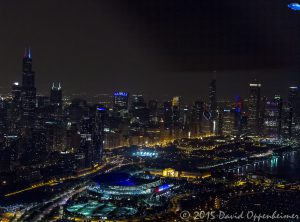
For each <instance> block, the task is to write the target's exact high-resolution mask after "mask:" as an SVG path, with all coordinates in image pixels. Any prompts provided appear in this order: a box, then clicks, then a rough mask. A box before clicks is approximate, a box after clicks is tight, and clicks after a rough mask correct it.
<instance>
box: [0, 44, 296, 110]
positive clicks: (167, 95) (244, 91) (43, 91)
mask: <svg viewBox="0 0 300 222" xmlns="http://www.w3.org/2000/svg"><path fill="white" fill-rule="evenodd" d="M27 50H28V52H27ZM27 54H28V55H29V54H30V59H33V56H32V48H31V47H27V48H26V47H25V48H24V50H23V58H24V56H25V55H27ZM34 60H35V58H34ZM33 64H35V63H34V62H33ZM35 79H36V76H35ZM220 79H222V78H218V72H217V71H216V70H215V71H213V72H211V79H210V80H209V82H210V81H212V80H216V82H217V83H218V85H217V87H216V88H217V91H218V94H219V95H221V96H217V100H219V101H222V100H228V101H230V100H232V101H233V100H234V99H235V98H236V97H237V96H242V97H243V98H247V97H248V95H249V91H248V88H247V86H248V85H249V84H251V83H254V82H259V83H260V84H261V88H263V89H266V88H267V86H268V84H266V85H264V84H262V82H261V81H259V79H257V78H250V80H249V81H247V80H248V79H245V78H244V79H243V80H244V81H245V84H243V85H242V84H241V83H240V82H239V85H242V87H241V91H240V92H236V93H233V94H232V95H230V96H226V94H225V95H224V92H223V91H224V90H225V91H226V90H227V91H228V89H232V88H233V87H229V88H228V87H227V85H224V82H222V81H220ZM261 79H263V78H261ZM246 81H247V82H246ZM21 82H22V80H20V78H18V79H16V80H14V81H13V82H11V83H10V85H9V86H5V87H3V86H2V87H0V93H1V89H2V94H3V95H6V94H9V93H10V90H11V84H20V83H21ZM55 82H56V83H57V84H59V86H60V87H61V86H63V88H64V95H65V96H72V97H73V98H76V97H78V98H89V97H90V98H91V97H93V96H95V95H99V94H102V95H105V94H106V95H108V96H109V95H110V96H112V95H113V93H114V92H117V91H127V92H129V93H130V94H143V95H144V96H146V98H147V99H151V98H155V99H158V100H162V101H163V100H168V99H171V98H172V97H173V96H181V97H182V98H183V100H184V101H185V102H186V104H190V103H192V102H193V101H194V100H197V99H201V100H204V101H208V100H209V91H208V88H209V82H207V83H205V84H206V85H205V87H206V88H204V89H202V90H201V91H202V94H200V93H198V94H197V93H195V94H194V95H193V96H190V97H188V96H184V95H186V92H189V91H190V90H186V89H185V90H184V91H181V94H171V92H168V91H165V92H164V93H163V94H162V95H161V94H160V95H159V94H156V93H147V94H145V93H144V92H143V91H133V90H132V89H129V90H124V89H114V91H110V92H109V91H106V92H103V91H102V92H101V91H100V92H94V93H90V94H89V93H88V91H85V90H83V91H78V92H77V91H75V92H68V90H67V89H66V88H65V85H64V83H63V82H61V81H59V80H58V81H52V82H50V83H49V84H50V85H47V86H44V87H41V88H40V87H38V88H39V91H37V92H36V93H37V94H38V95H48V94H49V89H50V88H51V87H53V84H55ZM36 85H38V83H37V84H36ZM231 85H232V84H231ZM272 85H273V91H269V93H266V92H265V91H264V90H263V89H262V95H263V96H266V97H267V98H272V97H274V96H275V95H280V96H281V97H282V98H284V99H287V98H288V88H289V87H294V86H297V87H298V86H299V84H298V82H297V81H296V82H293V83H292V82H291V84H287V85H286V87H283V85H282V82H280V87H279V89H278V88H276V81H275V82H273V84H272ZM264 86H266V87H264ZM85 88H86V89H87V88H89V87H85ZM233 90H235V89H233ZM229 91H230V90H229ZM235 91H236V90H235ZM79 92H80V93H79ZM280 92H281V93H280ZM0 95H1V94H0ZM100 102H101V101H100Z"/></svg>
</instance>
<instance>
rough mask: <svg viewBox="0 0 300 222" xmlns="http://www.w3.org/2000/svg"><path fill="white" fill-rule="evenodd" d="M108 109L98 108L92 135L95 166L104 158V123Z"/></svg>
mask: <svg viewBox="0 0 300 222" xmlns="http://www.w3.org/2000/svg"><path fill="white" fill-rule="evenodd" d="M106 112H107V109H106V108H105V107H103V106H96V113H95V122H94V129H93V134H92V140H93V148H94V150H93V164H98V163H100V162H101V161H102V158H103V149H104V147H103V141H104V121H105V116H106Z"/></svg>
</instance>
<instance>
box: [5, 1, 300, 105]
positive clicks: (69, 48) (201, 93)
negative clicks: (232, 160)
mask: <svg viewBox="0 0 300 222" xmlns="http://www.w3.org/2000/svg"><path fill="white" fill-rule="evenodd" d="M288 3H290V2H288V1H286V0H239V1H237V0H226V1H220V0H143V1H142V0H106V1H102V0H81V1H79V0H63V1H62V0H26V1H19V0H1V1H0V27H1V32H0V67H1V69H0V77H1V82H0V86H1V87H2V88H1V89H0V91H1V92H4V91H6V90H8V88H9V87H10V85H11V83H12V82H14V81H20V80H21V75H22V73H21V63H22V54H23V51H24V47H26V46H29V45H30V46H31V48H32V55H33V66H34V70H35V71H36V82H37V83H36V85H37V88H38V91H39V92H40V93H44V94H47V93H48V88H49V87H50V85H51V83H52V82H53V81H56V82H58V81H60V82H62V85H63V87H64V89H65V93H66V94H71V93H75V92H87V93H89V94H91V95H93V94H96V93H112V92H113V91H115V90H123V91H129V92H131V93H134V92H141V93H145V94H146V95H148V96H154V97H161V95H169V96H172V95H182V96H183V97H184V98H186V99H187V100H190V99H194V98H197V97H200V98H206V97H207V94H208V92H207V91H208V84H209V81H210V80H211V78H212V77H213V75H214V70H216V75H217V81H218V83H217V84H218V95H219V97H224V98H231V97H233V96H235V95H237V94H240V95H242V96H246V95H247V92H248V86H247V83H249V81H251V80H253V79H254V78H257V79H258V81H260V82H261V83H262V84H263V90H262V91H263V94H264V95H267V96H272V95H273V94H275V93H281V94H282V95H283V96H286V93H287V87H288V86H289V85H290V84H294V83H298V82H299V80H300V78H299V74H300V12H296V11H292V10H290V9H289V8H288V7H287V4H288Z"/></svg>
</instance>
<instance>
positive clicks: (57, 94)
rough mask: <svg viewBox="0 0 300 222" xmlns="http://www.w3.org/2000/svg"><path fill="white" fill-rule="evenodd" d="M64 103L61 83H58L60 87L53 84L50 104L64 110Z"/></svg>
mask: <svg viewBox="0 0 300 222" xmlns="http://www.w3.org/2000/svg"><path fill="white" fill-rule="evenodd" d="M62 103H63V101H62V87H61V85H60V83H58V86H55V84H54V83H53V85H52V87H51V91H50V104H51V105H53V106H57V107H60V108H62V105H63V104H62Z"/></svg>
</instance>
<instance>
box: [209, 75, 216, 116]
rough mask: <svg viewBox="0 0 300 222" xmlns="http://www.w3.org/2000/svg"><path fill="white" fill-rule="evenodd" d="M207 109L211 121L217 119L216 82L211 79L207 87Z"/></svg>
mask: <svg viewBox="0 0 300 222" xmlns="http://www.w3.org/2000/svg"><path fill="white" fill-rule="evenodd" d="M209 109H210V112H211V115H212V119H215V118H216V117H217V115H216V113H217V80H216V79H213V80H212V81H211V83H210V85H209Z"/></svg>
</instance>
